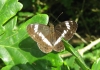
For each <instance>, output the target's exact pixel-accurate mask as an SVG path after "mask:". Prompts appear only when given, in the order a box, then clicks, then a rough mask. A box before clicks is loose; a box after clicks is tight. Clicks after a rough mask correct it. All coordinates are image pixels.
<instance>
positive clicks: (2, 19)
mask: <svg viewBox="0 0 100 70" xmlns="http://www.w3.org/2000/svg"><path fill="white" fill-rule="evenodd" d="M21 8H22V4H21V3H19V2H18V0H0V35H1V34H3V32H4V27H3V25H4V24H6V22H7V21H8V20H9V19H10V18H12V17H13V16H15V15H16V13H17V12H18V11H19V10H21Z"/></svg>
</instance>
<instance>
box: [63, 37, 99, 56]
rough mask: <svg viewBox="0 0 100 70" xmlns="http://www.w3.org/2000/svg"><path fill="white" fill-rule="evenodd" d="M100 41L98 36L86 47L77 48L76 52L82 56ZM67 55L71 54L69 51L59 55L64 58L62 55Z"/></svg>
mask: <svg viewBox="0 0 100 70" xmlns="http://www.w3.org/2000/svg"><path fill="white" fill-rule="evenodd" d="M98 43H100V38H99V39H97V40H95V41H93V42H91V43H90V44H89V45H87V46H86V47H84V48H82V49H79V50H78V52H79V54H80V55H81V56H83V54H84V53H85V52H86V51H88V50H90V49H91V48H92V47H94V46H95V45H96V44H98ZM69 56H72V54H71V53H67V54H62V55H61V57H62V58H64V57H69Z"/></svg>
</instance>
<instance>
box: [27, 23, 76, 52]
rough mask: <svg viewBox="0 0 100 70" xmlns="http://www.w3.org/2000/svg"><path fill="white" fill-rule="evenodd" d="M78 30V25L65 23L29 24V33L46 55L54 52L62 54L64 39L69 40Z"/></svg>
mask: <svg viewBox="0 0 100 70" xmlns="http://www.w3.org/2000/svg"><path fill="white" fill-rule="evenodd" d="M76 30H77V23H75V22H73V21H65V22H63V23H59V24H57V25H56V26H55V27H54V25H53V24H51V23H50V24H49V26H47V25H43V24H29V25H28V27H27V31H28V33H29V35H30V36H31V38H32V39H33V40H34V41H36V42H37V45H38V47H39V49H40V50H41V51H42V52H44V53H49V52H51V51H52V50H54V51H57V52H60V51H62V50H64V45H63V42H62V38H64V39H65V40H69V39H70V38H71V37H72V36H73V34H74V33H75V32H76Z"/></svg>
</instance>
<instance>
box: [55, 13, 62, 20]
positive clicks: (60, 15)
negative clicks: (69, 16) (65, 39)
mask: <svg viewBox="0 0 100 70" xmlns="http://www.w3.org/2000/svg"><path fill="white" fill-rule="evenodd" d="M62 14H63V12H62V13H61V14H60V15H59V16H61V15H62ZM59 16H58V17H57V18H56V19H55V21H57V19H58V18H59ZM55 21H54V22H55Z"/></svg>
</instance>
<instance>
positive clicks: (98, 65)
mask: <svg viewBox="0 0 100 70" xmlns="http://www.w3.org/2000/svg"><path fill="white" fill-rule="evenodd" d="M91 70H100V58H98V59H97V60H96V61H95V62H94V64H93V65H92V68H91Z"/></svg>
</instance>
